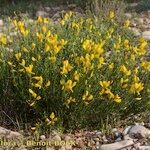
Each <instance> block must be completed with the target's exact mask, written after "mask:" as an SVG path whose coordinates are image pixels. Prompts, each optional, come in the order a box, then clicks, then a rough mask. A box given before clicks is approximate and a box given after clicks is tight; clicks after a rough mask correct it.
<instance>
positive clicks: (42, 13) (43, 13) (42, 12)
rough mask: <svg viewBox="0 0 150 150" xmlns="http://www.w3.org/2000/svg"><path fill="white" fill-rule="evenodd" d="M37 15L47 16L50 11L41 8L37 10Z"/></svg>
mask: <svg viewBox="0 0 150 150" xmlns="http://www.w3.org/2000/svg"><path fill="white" fill-rule="evenodd" d="M36 16H37V17H38V16H41V17H47V16H48V13H47V12H45V11H41V10H39V11H37V12H36Z"/></svg>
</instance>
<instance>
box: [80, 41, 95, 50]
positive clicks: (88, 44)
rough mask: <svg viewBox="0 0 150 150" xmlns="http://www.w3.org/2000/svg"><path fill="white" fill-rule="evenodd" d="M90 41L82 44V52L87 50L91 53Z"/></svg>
mask: <svg viewBox="0 0 150 150" xmlns="http://www.w3.org/2000/svg"><path fill="white" fill-rule="evenodd" d="M92 43H93V42H92V41H91V40H85V41H84V42H83V44H82V47H83V49H84V50H87V51H91V49H92Z"/></svg>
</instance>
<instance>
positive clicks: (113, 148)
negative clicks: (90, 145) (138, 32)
mask: <svg viewBox="0 0 150 150" xmlns="http://www.w3.org/2000/svg"><path fill="white" fill-rule="evenodd" d="M133 144H134V142H133V140H124V141H120V142H116V143H112V144H103V145H101V147H100V149H101V150H117V149H122V148H125V147H128V146H131V145H133Z"/></svg>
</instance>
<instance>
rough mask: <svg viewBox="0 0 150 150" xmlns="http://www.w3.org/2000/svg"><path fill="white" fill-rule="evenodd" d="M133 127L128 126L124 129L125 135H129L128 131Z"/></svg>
mask: <svg viewBox="0 0 150 150" xmlns="http://www.w3.org/2000/svg"><path fill="white" fill-rule="evenodd" d="M131 128H132V126H127V127H126V128H125V130H124V131H123V134H124V135H127V134H128V133H129V130H130V129H131Z"/></svg>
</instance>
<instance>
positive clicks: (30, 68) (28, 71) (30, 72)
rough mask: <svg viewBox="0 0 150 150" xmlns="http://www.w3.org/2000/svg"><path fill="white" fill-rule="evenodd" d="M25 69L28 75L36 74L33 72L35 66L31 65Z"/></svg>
mask: <svg viewBox="0 0 150 150" xmlns="http://www.w3.org/2000/svg"><path fill="white" fill-rule="evenodd" d="M24 68H25V71H26V72H27V73H28V74H35V73H33V72H32V70H33V65H29V66H28V67H24Z"/></svg>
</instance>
